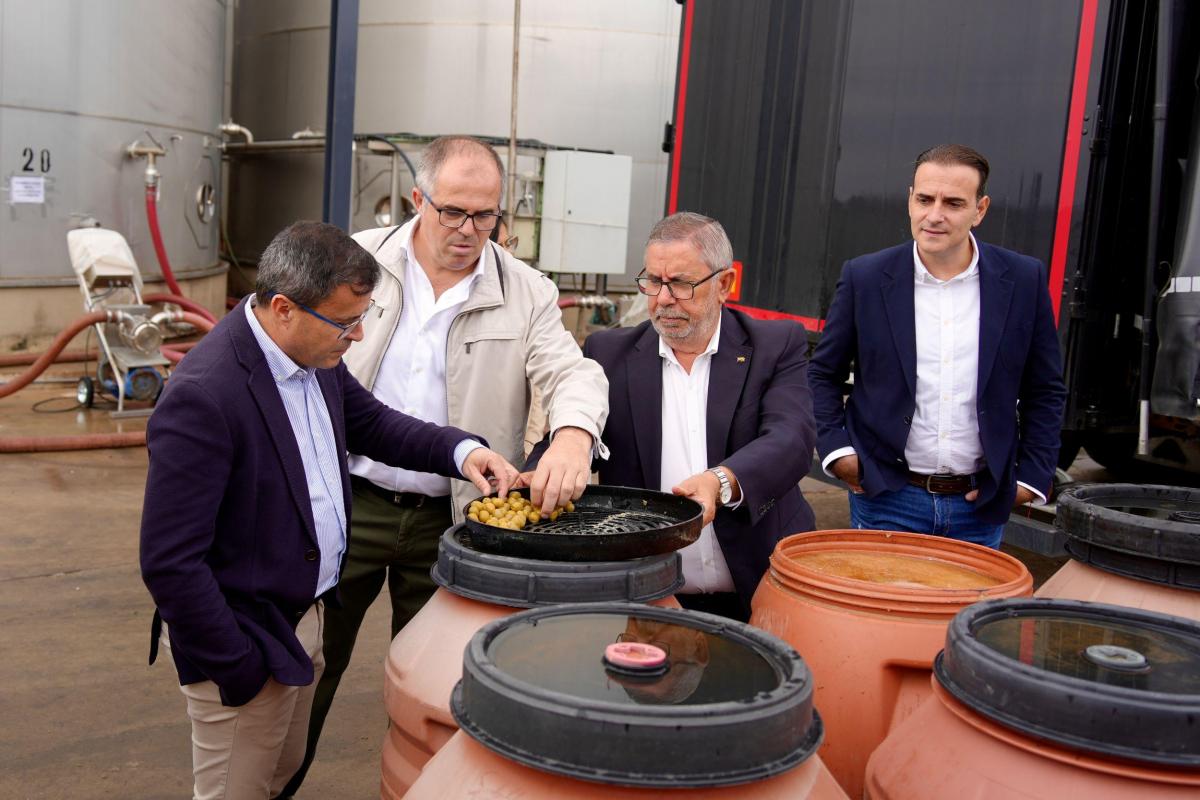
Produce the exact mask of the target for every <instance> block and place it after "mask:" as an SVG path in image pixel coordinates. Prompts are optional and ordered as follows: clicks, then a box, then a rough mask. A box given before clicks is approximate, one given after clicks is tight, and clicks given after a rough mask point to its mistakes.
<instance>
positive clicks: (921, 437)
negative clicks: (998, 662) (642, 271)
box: [809, 144, 1066, 547]
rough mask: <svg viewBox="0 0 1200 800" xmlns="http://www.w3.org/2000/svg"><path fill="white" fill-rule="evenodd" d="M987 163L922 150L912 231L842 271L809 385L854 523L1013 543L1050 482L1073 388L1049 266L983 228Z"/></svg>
mask: <svg viewBox="0 0 1200 800" xmlns="http://www.w3.org/2000/svg"><path fill="white" fill-rule="evenodd" d="M988 170H989V168H988V163H987V159H985V158H984V157H983V156H982V155H980V154H979V153H977V152H976V151H974V150H972V149H971V148H968V147H964V146H962V145H953V144H951V145H939V146H938V147H934V148H931V149H930V150H927V151H925V152H924V153H922V154H921V155H920V156H918V158H917V161H916V167H915V171H914V175H913V185H912V186H911V187H910V188H909V197H908V213H909V219H910V221H911V225H912V233H913V242H912V243H911V244H903V245H899V246H897V247H892V248H889V249H887V250H882V251H880V252H878V253H872V254H870V255H866V256H861V257H859V258H855V259H852V260H850V261H848V262H847V263H846V265H845V266H844V267H843V269H842V277H841V280H840V281H839V283H838V286H837V291H836V294H835V295H834V299H833V303H832V305H831V306H830V308H829V313H828V315H827V318H826V322H825V330H824V333H823V335H822V338H821V341H820V343H819V344H818V345H817V348H816V351H815V353H814V354H813V360H812V367H811V369H810V370H809V381H810V383H811V384H812V389H813V398H814V403H815V410H816V417H817V433H818V441H817V449H818V452H819V454H820V456H821V459H822V466H823V467H824V469H825V470H826V472H828V473H829V474H831V475H834V476H836V477H837V478H839V479H841V480H842V481H844V482H845V483H846V484H847V485H848V486H849V487H850V491H851V494H850V511H851V521H852V523H853V524H854V525H855V526H856V527H859V528H873V529H883V530H907V531H915V532H919V533H934V534H939V535H943V536H951V537H954V538H958V539H963V540H967V541H973V542H977V543H981V544H986V545H988V546H990V547H999V546H1000V540H1001V537H1002V535H1003V530H1004V523H1005V520H1007V518H1008V514H1009V511H1010V509H1011V508H1012V506H1013V505H1014V504H1018V505H1019V504H1022V503H1026V502H1029V501H1031V500H1033V499H1038V500H1041V501H1043V502H1044V501H1045V500H1046V497H1047V495H1048V494H1049V493H1050V489H1051V484H1052V482H1053V478H1054V468H1055V465H1056V461H1057V457H1058V448H1059V432H1060V430H1061V426H1062V415H1063V406H1064V403H1065V400H1066V390H1065V388H1064V386H1063V382H1062V365H1061V360H1060V355H1059V346H1058V336H1057V334H1056V332H1055V323H1054V315H1053V312H1052V309H1051V305H1050V296H1049V294H1048V291H1047V286H1046V282H1047V276H1046V268H1045V267H1044V266H1043V265H1042V263H1041V262H1039V261H1037V260H1036V259H1033V258H1030V257H1028V256H1023V255H1020V254H1018V253H1014V252H1012V251H1010V250H1005V249H1003V248H1000V247H994V246H992V245H988V244H981V243H979V242H978V241H976V239H975V237H974V236H973V235H972V233H971V229H972V228H974V227H975V226H977V225H979V223H980V222H982V221H983V218H984V215H985V214H986V213H987V209H988V205H989V203H990V200H989V198H988V197H987V195H986V193H985V191H986V187H987V177H988ZM851 371H853V373H854V380H853V386H852V388H851V390H850V394H849V397H847V398H846V399H845V400H843V387H844V385H845V382H846V379H847V376H848V375H849V373H850V372H851Z"/></svg>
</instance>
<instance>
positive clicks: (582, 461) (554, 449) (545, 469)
mask: <svg viewBox="0 0 1200 800" xmlns="http://www.w3.org/2000/svg"><path fill="white" fill-rule="evenodd" d="M591 475H592V435H591V434H590V433H588V432H587V431H585V430H584V429H583V428H572V427H566V428H559V429H558V430H556V431H555V432H554V438H553V439H551V440H550V446H549V447H547V448H546V453H545V455H543V456H542V458H541V460H540V461H538V465H537V469H535V470H534V471H533V472H525V473H522V474H521V476H520V480H519V481H518V483H517V485H518V486H528V487H529V501H530V502H531V503H533V505H534V506H535V507H536V508H539V509H541V512H542V516H543V517H548V516H550V512H551V511H553V510H554V509H556V508H558V507H559V506H563V505H566V503H567V501H568V500H578V499H579V496H580V495H582V494H583V490H584V489H585V488H587V484H588V478H590V477H591Z"/></svg>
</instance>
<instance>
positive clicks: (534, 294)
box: [344, 221, 608, 521]
mask: <svg viewBox="0 0 1200 800" xmlns="http://www.w3.org/2000/svg"><path fill="white" fill-rule="evenodd" d="M414 224H415V221H410V222H408V223H407V224H406V225H405V226H404V227H402V228H401V229H400V230H398V231H396V232H395V234H394V235H392V236H391V237H388V234H389V233H390V232H391V231H392V230H393V229H392V228H375V229H372V230H367V231H362V232H360V233H356V234H355V235H354V239H355V241H357V242H358V243H359V244H361V245H362V246H363V247H364V248H366V250H367V251H368V252H370V253H373V254H374V255H375V258H376V259H377V260H378V261H379V264H380V266H381V267H382V268H383V275H382V277H381V278H380V281H379V285H378V286H377V287H376V288H375V293H374V295H372V296H373V298H374V300H375V302H376V303H377V304H378V305H380V306H382V307H383V313H382V315H381V316H379V317H378V318H375V317H374V316H373V315H372V317H371V318H369V319H367V320H366V321H365V322H364V323H363V340H362V341H361V342H358V343H356V344H355V345H354V346H353V347H351V348H350V349H349V351H347V353H346V355H345V357H344V358H345V361H346V366H347V367H349V369H350V372H351V373H352V374H353V375H354V377H356V378H357V379H358V380H359V382H360V383H362V385H363V386H365V387H367V389H373V387H374V386H375V378H376V376H377V375H378V374H379V367H380V364H381V363H382V361H383V354H384V353H385V352H386V351H387V346H388V343H389V342H391V340H392V336H393V335H394V334H395V332H396V328H397V326H398V325H399V323H400V309H401V308H402V307H403V303H404V285H403V283H404V280H403V279H404V270H405V264H406V260H407V255H406V251H405V248H404V242H405V240H406V239H407V237H408V232H409V228H410V227H411V226H412V225H414ZM385 239H386V242H385V241H384V240H385ZM381 243H382V247H381V246H380V245H381ZM483 258H484V260H485V263H484V272H483V275H481V276H480V277H479V279H478V280H477V281H476V282H475V285H474V286H473V287H472V288H471V294H470V296H469V297H468V298H467V302H466V303H465V304H464V305H463V307H462V310H461V311H459V313H458V316H456V317H455V318H454V321H453V322H452V323H451V324H450V334H449V336H448V338H447V340H446V384H447V385H446V402H447V405H448V412H449V415H448V419H449V423H450V424H451V425H453V426H455V427H458V428H462V429H463V430H465V431H470V432H471V433H476V434H478V435H480V436H483V437H485V438H486V439H487V441H488V445H489V446H490V447H491V448H492V449H493V450H495V451H496V452H497V453H499V454H500V455H502V456H504V457H505V458H507V459H508V460H509V461H510V462H512V463H513V464H515V465H516V466H517V467H520V466H521V464H522V462H523V461H524V457H525V449H524V448H525V423H526V420H527V418H528V415H529V402H530V392H531V387H532V386H536V387H538V388H539V389H541V391H542V394H543V396H544V402H545V406H546V410H547V412H548V414H549V419H550V430H551V431H555V430H558V429H559V428H562V427H564V426H573V427H576V428H582V429H583V430H585V431H587V432H588V433H590V434H591V435H592V437H593V438H594V439H595V440H596V441H597V442H599V441H600V434H601V432H602V431H603V429H604V420H605V419H606V418H607V417H608V379H607V378H606V377H604V370H602V369H601V368H600V365H599V364H597V363H596V362H595V361H592V360H591V359H587V358H584V357H583V353H582V352H581V351H580V349H579V345H577V344H576V343H575V338H574V337H573V336H572V335H571V334H570V332H568V331H567V329H566V328H564V327H563V324H562V314H561V312H560V311H559V309H558V287H556V286H555V285H554V282H553V281H551V280H550V279H549V278H547V277H546V276H545V275H543V274H542V273H540V272H538V271H537V270H535V269H533V268H532V267H530V266H528V265H527V264H524V263H522V262H521V261H519V260H517V259H516V258H514V257H513V256H512V255H511V254H510V253H509V252H508V251H506V250H504V249H503V248H500V247H497V246H495V245H494V244H493V243H492V242H488V244H487V246H486V247H485V248H484V249H483ZM497 259H499V261H497ZM477 495H478V490H476V489H475V487H474V486H473V485H471V484H470V483H468V482H466V481H458V480H456V481H451V497H452V499H453V506H454V519H455V521H461V520H462V517H463V514H462V510H463V507H464V506H466V505H467V503H469V502H470V501H471V499H473V498H474V497H475V496H477Z"/></svg>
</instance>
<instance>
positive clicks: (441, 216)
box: [421, 189, 500, 231]
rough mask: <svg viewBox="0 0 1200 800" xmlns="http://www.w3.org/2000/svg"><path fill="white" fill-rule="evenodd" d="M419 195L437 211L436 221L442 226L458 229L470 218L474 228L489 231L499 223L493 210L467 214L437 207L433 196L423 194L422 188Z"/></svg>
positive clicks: (453, 209)
mask: <svg viewBox="0 0 1200 800" xmlns="http://www.w3.org/2000/svg"><path fill="white" fill-rule="evenodd" d="M421 196H422V197H424V198H425V200H426V202H428V203H429V205H431V206H433V210H434V211H436V212H437V213H438V222H439V223H441V224H442V227H445V228H454V229H455V230H458V229H459V228H461V227H462V226H463V225H466V224H467V220H471V222H472V223H474V224H475V230H477V231H490V230H493V229H494V228H495V227H496V226H497V225H499V224H500V215H499V214H497V213H496V212H495V211H476V212H475V213H474V214H468V213H467V212H466V211H463V210H462V209H458V208H438V207H437V205H436V204H435V203H434V202H433V198H432V197H430V196H429V195H427V194H425V190H424V189H422V190H421Z"/></svg>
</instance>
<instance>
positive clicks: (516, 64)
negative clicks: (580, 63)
mask: <svg viewBox="0 0 1200 800" xmlns="http://www.w3.org/2000/svg"><path fill="white" fill-rule="evenodd" d="M520 65H521V0H513V56H512V103H511V108H510V112H509V125H508V192H507V194H506V195H505V205H507V206H508V221H507V223H506V224H507V226H508V230H509V233H510V234H511V233H512V229H513V215H514V214H515V213H516V209H515V208H514V206H515V205H516V203H514V202H513V198H514V196H515V195H516V193H517V72H518V70H519V68H520Z"/></svg>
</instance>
